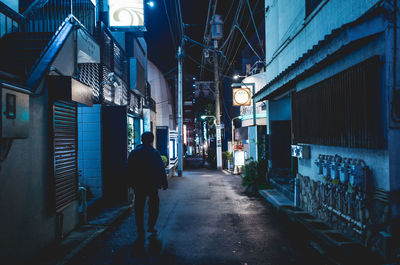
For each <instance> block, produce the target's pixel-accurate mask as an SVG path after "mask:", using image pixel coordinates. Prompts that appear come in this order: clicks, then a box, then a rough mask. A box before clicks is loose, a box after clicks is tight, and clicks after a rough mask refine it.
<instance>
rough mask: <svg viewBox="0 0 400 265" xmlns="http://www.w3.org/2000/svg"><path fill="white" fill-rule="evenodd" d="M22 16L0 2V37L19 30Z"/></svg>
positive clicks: (22, 20)
mask: <svg viewBox="0 0 400 265" xmlns="http://www.w3.org/2000/svg"><path fill="white" fill-rule="evenodd" d="M23 22H24V16H22V15H21V14H19V13H18V12H16V11H14V10H13V9H11V8H10V7H8V6H7V5H6V4H4V3H3V2H0V38H1V37H3V36H4V35H6V34H10V33H13V32H16V31H21V27H22V25H23Z"/></svg>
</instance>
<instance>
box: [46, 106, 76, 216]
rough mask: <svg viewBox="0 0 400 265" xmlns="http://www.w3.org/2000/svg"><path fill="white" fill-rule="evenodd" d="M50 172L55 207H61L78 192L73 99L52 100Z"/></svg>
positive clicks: (61, 208) (74, 198)
mask: <svg viewBox="0 0 400 265" xmlns="http://www.w3.org/2000/svg"><path fill="white" fill-rule="evenodd" d="M52 151H53V176H54V191H55V208H56V211H57V212H60V211H62V210H64V209H65V208H66V207H67V206H68V205H70V204H71V203H72V202H73V201H75V200H76V199H77V194H78V162H77V156H78V135H77V107H76V103H73V102H68V101H55V102H54V104H53V148H52Z"/></svg>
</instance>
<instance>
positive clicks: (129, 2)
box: [108, 0, 144, 27]
mask: <svg viewBox="0 0 400 265" xmlns="http://www.w3.org/2000/svg"><path fill="white" fill-rule="evenodd" d="M108 3H109V7H110V26H111V27H144V1H143V0H109V1H108Z"/></svg>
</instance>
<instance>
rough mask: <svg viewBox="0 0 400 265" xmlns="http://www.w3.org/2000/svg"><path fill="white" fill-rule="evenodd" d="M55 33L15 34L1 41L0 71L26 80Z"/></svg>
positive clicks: (6, 36)
mask: <svg viewBox="0 0 400 265" xmlns="http://www.w3.org/2000/svg"><path fill="white" fill-rule="evenodd" d="M53 34H54V33H53V32H14V33H11V34H7V35H5V36H4V37H3V38H1V39H0V71H3V72H6V73H9V74H12V75H15V76H18V77H22V78H26V77H27V75H28V74H29V73H30V70H31V68H32V66H33V65H34V63H35V62H36V60H37V59H38V58H39V56H40V54H41V53H42V51H43V50H44V48H45V47H46V45H47V44H48V42H49V40H50V39H51V37H52V36H53Z"/></svg>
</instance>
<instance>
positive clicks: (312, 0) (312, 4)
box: [306, 0, 323, 17]
mask: <svg viewBox="0 0 400 265" xmlns="http://www.w3.org/2000/svg"><path fill="white" fill-rule="evenodd" d="M322 1H323V0H306V17H308V16H309V15H310V14H311V13H312V12H313V11H314V9H315V8H316V7H317V6H318V5H319V4H320V3H321V2H322Z"/></svg>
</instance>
